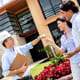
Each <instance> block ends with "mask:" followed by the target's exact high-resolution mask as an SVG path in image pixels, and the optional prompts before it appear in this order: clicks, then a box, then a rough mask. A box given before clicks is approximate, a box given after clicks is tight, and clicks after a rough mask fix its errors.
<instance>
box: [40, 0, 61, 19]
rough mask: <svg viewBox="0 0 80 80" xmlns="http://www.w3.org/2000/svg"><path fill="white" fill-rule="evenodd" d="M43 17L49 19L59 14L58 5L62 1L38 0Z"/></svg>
mask: <svg viewBox="0 0 80 80" xmlns="http://www.w3.org/2000/svg"><path fill="white" fill-rule="evenodd" d="M39 3H40V6H41V9H42V11H43V14H44V17H45V18H47V17H50V16H53V15H55V14H56V13H58V12H59V9H60V8H59V5H60V4H61V3H62V0H39Z"/></svg>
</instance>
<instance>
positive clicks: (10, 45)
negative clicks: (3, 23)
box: [0, 31, 45, 80]
mask: <svg viewBox="0 0 80 80" xmlns="http://www.w3.org/2000/svg"><path fill="white" fill-rule="evenodd" d="M42 38H45V35H41V36H39V37H38V38H37V39H35V40H33V41H31V42H29V43H27V44H25V45H22V46H15V42H14V39H13V38H12V36H11V34H10V33H8V32H7V31H3V32H0V44H1V45H3V46H4V47H5V53H4V55H3V56H2V70H3V75H4V76H5V77H7V76H13V80H17V79H21V77H19V76H18V75H17V74H18V73H21V72H23V73H24V74H23V76H22V77H25V76H28V75H30V70H29V69H28V67H27V66H25V65H23V66H21V67H20V68H19V69H16V70H10V67H11V64H12V63H13V61H14V59H15V57H16V55H17V54H21V55H24V56H26V54H28V53H29V50H30V49H32V48H33V46H34V45H36V44H37V43H38V42H39V41H40V40H41V39H42Z"/></svg>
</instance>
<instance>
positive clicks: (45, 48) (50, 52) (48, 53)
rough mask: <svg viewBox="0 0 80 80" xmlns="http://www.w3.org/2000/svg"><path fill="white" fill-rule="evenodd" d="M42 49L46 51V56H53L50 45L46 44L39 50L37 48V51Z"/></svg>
mask: <svg viewBox="0 0 80 80" xmlns="http://www.w3.org/2000/svg"><path fill="white" fill-rule="evenodd" d="M44 51H45V52H46V53H47V55H48V58H52V57H54V55H53V52H52V50H51V46H50V45H47V46H46V47H44V48H42V49H41V50H39V52H44Z"/></svg>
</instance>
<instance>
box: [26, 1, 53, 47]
mask: <svg viewBox="0 0 80 80" xmlns="http://www.w3.org/2000/svg"><path fill="white" fill-rule="evenodd" d="M26 4H28V7H29V9H30V12H31V14H32V17H33V20H34V22H35V24H36V28H37V30H38V33H39V35H41V34H46V35H47V36H48V37H49V38H51V39H52V40H53V38H52V35H51V32H50V30H49V28H48V25H47V24H46V19H45V18H44V16H43V13H42V11H41V8H40V5H39V2H38V0H26ZM42 42H43V45H44V46H46V45H48V44H49V42H46V41H45V40H44V39H42ZM53 42H54V41H53Z"/></svg>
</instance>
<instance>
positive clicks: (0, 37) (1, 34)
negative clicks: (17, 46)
mask: <svg viewBox="0 0 80 80" xmlns="http://www.w3.org/2000/svg"><path fill="white" fill-rule="evenodd" d="M8 37H11V34H10V33H9V32H8V31H2V32H0V44H2V43H3V41H4V40H5V39H7V38H8Z"/></svg>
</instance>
